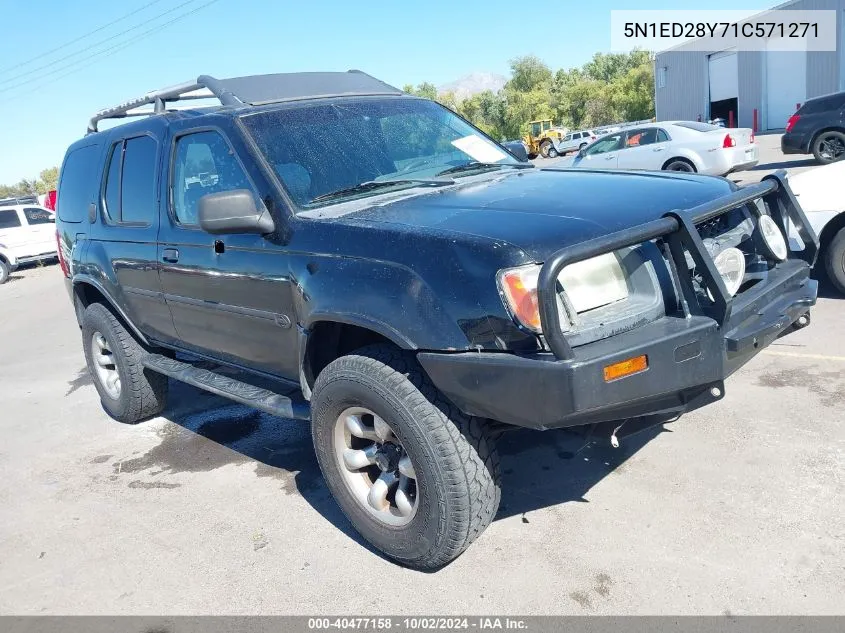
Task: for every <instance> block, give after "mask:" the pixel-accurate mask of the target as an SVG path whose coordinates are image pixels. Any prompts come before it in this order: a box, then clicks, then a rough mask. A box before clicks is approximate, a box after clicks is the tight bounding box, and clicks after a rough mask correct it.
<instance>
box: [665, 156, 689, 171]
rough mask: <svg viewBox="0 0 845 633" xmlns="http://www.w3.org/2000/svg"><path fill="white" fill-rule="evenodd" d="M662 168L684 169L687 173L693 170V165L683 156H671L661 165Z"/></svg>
mask: <svg viewBox="0 0 845 633" xmlns="http://www.w3.org/2000/svg"><path fill="white" fill-rule="evenodd" d="M663 169H664V171H685V172H688V173H694V172H695V167H694V166H693V164H692V163H691V162H689V161H688V160H686V159H685V158H672V159H671V160H669V161H668V162H667V163H666V164H665V165H664V166H663Z"/></svg>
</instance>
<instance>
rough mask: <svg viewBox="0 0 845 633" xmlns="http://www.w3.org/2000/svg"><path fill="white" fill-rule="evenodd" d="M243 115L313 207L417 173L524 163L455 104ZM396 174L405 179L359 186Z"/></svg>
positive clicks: (287, 181) (365, 102)
mask: <svg viewBox="0 0 845 633" xmlns="http://www.w3.org/2000/svg"><path fill="white" fill-rule="evenodd" d="M243 122H244V124H245V126H246V128H247V130H248V131H249V133H250V135H251V136H252V138H253V139H254V140H255V143H256V145H258V149H259V150H260V151H261V152H262V154H264V156H265V158H266V159H267V161H268V162H269V163H270V165H271V166H272V167H273V169H274V170H275V171H276V174H277V175H278V176H279V178H280V179H281V181H282V182H283V183H284V186H285V188H286V189H287V191H288V193H289V194H290V196H291V197H292V198H293V199H294V201H295V202H296V203H297V204H298V205H299V206H301V207H307V208H310V207H312V206H315V205H318V204H326V203H327V202H328V201H330V202H339V201H343V200H348V199H351V198H360V197H365V196H372V195H377V194H379V193H384V192H389V191H396V190H398V189H403V188H410V187H415V186H418V185H419V183H418V182H414V181H415V180H416V181H419V180H424V179H433V178H435V177H436V176H437V175H438V174H440V173H441V172H443V171H444V170H446V169H449V168H452V167H459V166H462V165H467V164H469V163H484V164H487V165H479V166H478V168H477V169H478V170H484V169H491V170H492V169H497V168H498V165H520V166H521V165H522V163H520V162H519V161H517V160H516V159H515V158H513V157H512V156H511V155H510V154H508V153H507V152H505V151H503V150H502V149H501V148H500V147H499V146H498V145H496V144H495V143H494V142H493V141H491V140H490V139H488V138H487V137H485V136H483V135H482V134H481V133H480V132H478V131H477V130H475V129H473V128H472V126H470V125H469V124H468V123H466V122H465V121H464V120H463V119H461V118H459V117H458V116H457V115H455V114H454V113H453V112H452V111H451V110H448V109H446V108H444V107H442V106H440V105H438V104H436V103H434V102H432V101H426V100H422V99H408V98H395V97H394V98H386V99H359V100H355V101H349V102H339V103H338V102H335V103H330V104H319V105H314V104H310V105H303V106H297V107H293V108H282V109H278V110H268V111H264V112H256V113H254V114H248V115H246V116H244V117H243ZM489 163H495V164H492V165H490V164H489ZM471 173H472V170H467V171H466V172H465V173H455V174H454V177H455V178H460V177H463V176H464V175H469V174H471ZM476 173H477V171H476ZM393 180H396V181H401V182H396V183H395V186H393V187H389V186H385V187H373V186H364V187H359V185H362V184H365V183H366V184H368V185H371V183H374V182H376V183H380V182H386V181H393ZM356 188H357V189H356ZM327 194H337V195H332V196H328V195H327ZM318 198H319V200H318Z"/></svg>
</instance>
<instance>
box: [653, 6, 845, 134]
mask: <svg viewBox="0 0 845 633" xmlns="http://www.w3.org/2000/svg"><path fill="white" fill-rule="evenodd" d="M782 8H783V9H792V10H807V9H833V10H836V11H837V12H838V16H839V19H838V20H837V22H838V27H839V31H840V36H839V50H838V51H837V52H809V53H808V54H807V98H811V97H817V96H819V95H822V94H827V93H830V92H836V91H837V90H845V0H799V1H798V2H794V3H792V4H790V5H789V6H788V7H787V6H785V7H782ZM713 52H718V51H713ZM737 55H738V60H737V61H738V63H737V66H738V76H739V94H738V103H739V106H738V110H739V112H738V118H737V123H738V125H740V126H742V127H751V125H752V122H753V112H754V109H755V108H757V109H758V111H759V113H760V114H759V117H760V119H759V122H758V125H759V126H760V127H761V129H765V123H764V122H763V120H762V117H763V112H764V101H765V85H764V74H765V59H764V55H765V53H764V52H762V51H749V52H746V51H740V52H739V53H737ZM708 57H709V53H705V52H695V51H690V52H688V51H685V50H684V48H683V47H678V48H675V49H672V50H668V51H664V52H662V53H658V54H657V56H656V57H655V61H654V66H655V77H657V74H658V69H659V68H661V67H665V68H666V69H667V70H666V75H665V76H666V85H665V87H663V88H660V87H659V86H658V85H657V82H656V81H655V92H654V97H655V98H654V101H655V110H656V114H657V120H658V121H667V120H672V119H688V120H695V119H696V118H697V117H698V116H699V115H701V117H702V118H703V119H706V118H708V108H709V90H710V88H709V80H708V74H707V73H708Z"/></svg>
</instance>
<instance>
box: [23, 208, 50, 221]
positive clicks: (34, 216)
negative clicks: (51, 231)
mask: <svg viewBox="0 0 845 633" xmlns="http://www.w3.org/2000/svg"><path fill="white" fill-rule="evenodd" d="M23 215H24V217H25V218H26V222H27V224H30V225H32V224H52V223H53V222H55V221H56V220H55V218H54V217H53V214H52V213H50V212H49V211H48V210H47V209H39V208H37V207H26V208H25V209H24V210H23Z"/></svg>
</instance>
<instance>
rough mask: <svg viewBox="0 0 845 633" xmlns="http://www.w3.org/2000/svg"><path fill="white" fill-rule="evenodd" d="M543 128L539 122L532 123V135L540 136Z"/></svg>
mask: <svg viewBox="0 0 845 633" xmlns="http://www.w3.org/2000/svg"><path fill="white" fill-rule="evenodd" d="M542 131H543V130H542V129H540V124H539V123H532V124H531V136H540V132H542Z"/></svg>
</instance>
